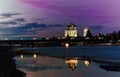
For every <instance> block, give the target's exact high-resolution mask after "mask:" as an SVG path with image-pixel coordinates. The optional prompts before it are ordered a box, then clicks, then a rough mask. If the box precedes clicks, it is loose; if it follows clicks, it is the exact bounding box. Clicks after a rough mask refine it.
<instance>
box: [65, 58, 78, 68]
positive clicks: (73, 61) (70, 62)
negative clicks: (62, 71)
mask: <svg viewBox="0 0 120 77" xmlns="http://www.w3.org/2000/svg"><path fill="white" fill-rule="evenodd" d="M65 63H66V64H68V66H69V68H70V69H72V70H75V69H76V67H77V64H78V58H77V57H72V58H67V59H66V60H65Z"/></svg>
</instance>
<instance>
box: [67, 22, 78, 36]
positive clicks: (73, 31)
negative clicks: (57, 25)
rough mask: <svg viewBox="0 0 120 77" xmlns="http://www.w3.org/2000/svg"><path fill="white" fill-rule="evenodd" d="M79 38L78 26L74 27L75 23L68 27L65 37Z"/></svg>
mask: <svg viewBox="0 0 120 77" xmlns="http://www.w3.org/2000/svg"><path fill="white" fill-rule="evenodd" d="M77 36H78V34H77V29H76V25H74V24H73V23H71V24H70V25H69V26H68V29H67V30H65V37H71V38H75V37H77Z"/></svg>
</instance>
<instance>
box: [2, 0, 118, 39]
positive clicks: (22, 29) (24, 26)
mask: <svg viewBox="0 0 120 77" xmlns="http://www.w3.org/2000/svg"><path fill="white" fill-rule="evenodd" d="M119 3H120V1H119V0H111V1H104V0H100V1H96V0H90V1H89V0H74V1H73V0H34V1H33V0H10V1H8V0H1V1H0V27H1V28H0V38H6V37H8V38H15V37H51V36H64V30H65V29H67V26H68V25H69V24H70V23H71V22H73V23H74V24H75V25H76V27H77V30H78V34H79V35H80V36H82V35H83V29H84V27H85V26H88V27H89V29H90V30H91V33H92V34H93V35H97V34H98V33H104V34H106V33H111V32H113V31H119V30H120V22H119V21H120V15H119V13H120V9H119Z"/></svg>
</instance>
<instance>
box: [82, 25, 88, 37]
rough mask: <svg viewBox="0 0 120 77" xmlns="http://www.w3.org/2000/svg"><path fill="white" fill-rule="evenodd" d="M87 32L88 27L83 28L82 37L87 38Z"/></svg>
mask: <svg viewBox="0 0 120 77" xmlns="http://www.w3.org/2000/svg"><path fill="white" fill-rule="evenodd" d="M88 30H89V29H88V27H85V28H84V31H83V37H87V34H88Z"/></svg>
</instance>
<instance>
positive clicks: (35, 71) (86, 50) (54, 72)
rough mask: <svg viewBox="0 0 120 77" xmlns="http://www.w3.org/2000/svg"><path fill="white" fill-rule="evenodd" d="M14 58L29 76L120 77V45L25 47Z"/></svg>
mask: <svg viewBox="0 0 120 77" xmlns="http://www.w3.org/2000/svg"><path fill="white" fill-rule="evenodd" d="M21 50H24V52H27V53H28V52H29V53H31V55H27V54H22V57H21V54H20V55H18V56H16V57H14V59H16V64H17V68H18V69H19V70H21V71H23V72H25V73H26V76H28V77H119V76H120V46H85V47H82V46H81V47H69V48H65V47H44V48H32V49H31V48H21Z"/></svg>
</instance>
